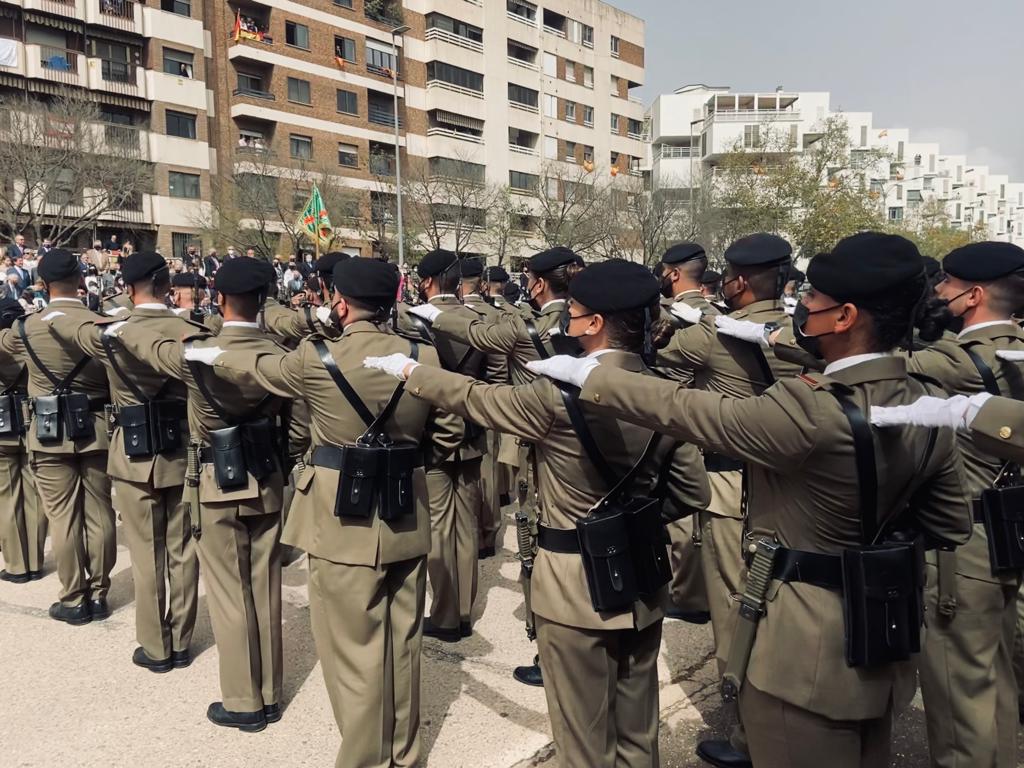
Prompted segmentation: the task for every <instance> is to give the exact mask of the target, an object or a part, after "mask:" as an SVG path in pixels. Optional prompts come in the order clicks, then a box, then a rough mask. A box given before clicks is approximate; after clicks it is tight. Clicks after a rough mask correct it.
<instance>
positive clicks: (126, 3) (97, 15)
mask: <svg viewBox="0 0 1024 768" xmlns="http://www.w3.org/2000/svg"><path fill="white" fill-rule="evenodd" d="M85 21H86V23H87V24H96V25H99V26H102V27H110V28H111V29H117V30H120V31H121V32H128V33H130V34H135V35H141V34H142V7H141V6H140V5H139V4H138V3H136V2H134V0H86V6H85Z"/></svg>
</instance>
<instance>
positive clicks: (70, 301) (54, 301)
mask: <svg viewBox="0 0 1024 768" xmlns="http://www.w3.org/2000/svg"><path fill="white" fill-rule="evenodd" d="M58 302H65V303H68V304H77V305H78V306H80V307H84V306H85V304H83V303H82V300H81V299H69V298H67V297H65V296H61V297H59V298H56V299H50V303H51V304H57V303H58Z"/></svg>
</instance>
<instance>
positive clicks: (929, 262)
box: [921, 256, 942, 277]
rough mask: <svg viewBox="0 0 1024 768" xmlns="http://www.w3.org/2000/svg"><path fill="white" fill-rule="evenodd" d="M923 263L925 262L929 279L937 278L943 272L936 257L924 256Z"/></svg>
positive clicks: (925, 271) (925, 269)
mask: <svg viewBox="0 0 1024 768" xmlns="http://www.w3.org/2000/svg"><path fill="white" fill-rule="evenodd" d="M921 261H922V262H924V273H925V274H926V275H928V277H935V276H936V275H937V274H939V272H941V271H942V265H941V264H940V263H939V260H938V259H936V258H935V257H934V256H922V257H921Z"/></svg>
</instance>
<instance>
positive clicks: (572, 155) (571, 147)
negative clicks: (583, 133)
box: [565, 141, 576, 163]
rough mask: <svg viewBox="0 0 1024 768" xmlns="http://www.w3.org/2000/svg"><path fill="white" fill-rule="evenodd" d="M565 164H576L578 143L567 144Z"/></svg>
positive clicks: (568, 142) (569, 142) (570, 142)
mask: <svg viewBox="0 0 1024 768" xmlns="http://www.w3.org/2000/svg"><path fill="white" fill-rule="evenodd" d="M565 162H567V163H575V162H576V142H575V141H567V142H565Z"/></svg>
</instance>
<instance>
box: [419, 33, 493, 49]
mask: <svg viewBox="0 0 1024 768" xmlns="http://www.w3.org/2000/svg"><path fill="white" fill-rule="evenodd" d="M423 39H424V40H441V41H442V42H445V43H450V44H451V45H457V46H459V47H460V48H465V49H466V50H469V51H476V52H477V53H483V52H484V44H483V43H478V42H477V41H476V40H470V39H469V38H468V37H462V35H455V34H452V33H451V32H448V31H447V30H444V29H438V28H437V27H431V28H430V29H428V30H427V33H426V34H425V35H424V36H423Z"/></svg>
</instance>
